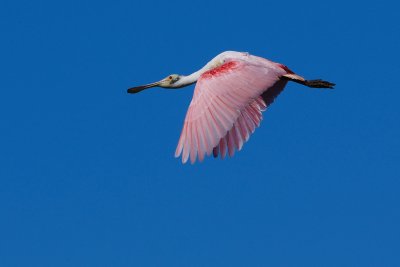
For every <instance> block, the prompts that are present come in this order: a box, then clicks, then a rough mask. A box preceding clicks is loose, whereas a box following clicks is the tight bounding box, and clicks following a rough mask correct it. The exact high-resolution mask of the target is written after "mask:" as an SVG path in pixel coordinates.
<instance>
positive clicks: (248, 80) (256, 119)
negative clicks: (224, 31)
mask: <svg viewBox="0 0 400 267" xmlns="http://www.w3.org/2000/svg"><path fill="white" fill-rule="evenodd" d="M288 81H294V82H297V83H300V84H303V85H306V86H309V87H317V88H332V86H333V85H334V84H332V83H329V82H325V81H321V80H305V79H304V78H303V77H301V76H299V75H297V74H295V73H293V72H292V71H291V70H289V69H288V68H287V67H286V66H285V65H282V64H279V63H275V62H272V61H269V60H267V59H264V58H261V57H257V56H253V55H250V54H248V53H242V52H234V51H227V52H223V53H221V54H219V55H218V56H216V57H215V58H213V59H212V60H211V61H210V62H208V63H207V64H206V65H205V66H204V67H203V68H201V69H200V70H198V71H196V72H194V73H192V74H191V75H189V76H180V75H176V74H174V75H170V76H168V77H167V78H165V79H163V80H161V81H159V82H156V83H152V84H149V85H144V86H138V87H134V88H130V89H128V92H129V93H137V92H140V91H141V90H143V89H146V88H150V87H154V86H160V87H166V88H181V87H184V86H187V85H190V84H193V83H195V82H197V84H196V87H195V90H194V94H193V98H192V101H191V103H190V105H189V109H188V111H187V114H186V118H185V122H184V125H183V129H182V133H181V136H180V139H179V142H178V146H177V149H176V152H175V156H176V157H179V156H180V155H182V162H183V163H185V162H186V161H187V160H188V159H189V158H190V160H191V162H192V163H194V162H195V161H196V158H198V159H199V160H200V161H202V160H203V159H204V156H205V155H211V154H213V155H214V157H217V156H218V154H220V155H221V157H222V158H224V157H225V156H226V154H227V153H228V154H229V156H233V154H234V151H235V150H238V151H239V150H241V149H242V146H243V144H244V143H245V142H246V141H247V140H248V139H249V137H250V135H251V134H252V133H253V132H254V130H255V128H257V127H258V126H259V125H260V122H261V120H262V112H263V111H265V110H266V108H267V107H268V106H269V105H270V104H271V103H272V102H273V101H274V99H275V97H276V96H278V94H279V93H280V92H281V91H282V90H283V88H284V87H285V85H286V83H287V82H288Z"/></svg>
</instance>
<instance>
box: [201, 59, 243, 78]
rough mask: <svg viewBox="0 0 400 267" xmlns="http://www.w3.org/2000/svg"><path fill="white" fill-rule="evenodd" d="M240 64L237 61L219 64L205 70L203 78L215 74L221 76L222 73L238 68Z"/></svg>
mask: <svg viewBox="0 0 400 267" xmlns="http://www.w3.org/2000/svg"><path fill="white" fill-rule="evenodd" d="M238 65H239V63H238V62H236V61H229V62H226V63H224V64H222V65H221V66H218V67H216V68H213V69H211V70H208V71H206V72H204V73H203V74H202V75H201V76H202V77H203V78H211V77H213V76H219V75H221V74H224V73H227V72H229V71H230V70H233V69H235V68H237V66H238Z"/></svg>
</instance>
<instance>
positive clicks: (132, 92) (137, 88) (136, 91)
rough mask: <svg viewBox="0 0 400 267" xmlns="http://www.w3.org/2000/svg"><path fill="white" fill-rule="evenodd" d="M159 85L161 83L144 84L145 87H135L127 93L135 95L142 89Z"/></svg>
mask: <svg viewBox="0 0 400 267" xmlns="http://www.w3.org/2000/svg"><path fill="white" fill-rule="evenodd" d="M160 83H161V81H159V82H155V83H149V84H145V85H140V86H136V87H132V88H129V89H128V93H130V94H136V93H139V92H141V91H143V90H144V89H147V88H152V87H156V86H159V85H160Z"/></svg>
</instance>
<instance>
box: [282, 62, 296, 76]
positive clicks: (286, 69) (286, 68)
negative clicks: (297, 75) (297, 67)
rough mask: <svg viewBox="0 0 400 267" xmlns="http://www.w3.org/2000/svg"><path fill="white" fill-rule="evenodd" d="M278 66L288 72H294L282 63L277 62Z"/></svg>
mask: <svg viewBox="0 0 400 267" xmlns="http://www.w3.org/2000/svg"><path fill="white" fill-rule="evenodd" d="M279 67H281V68H282V69H284V70H285V71H286V72H287V73H288V74H294V72H293V71H291V70H290V69H289V68H288V67H286V66H285V65H283V64H279Z"/></svg>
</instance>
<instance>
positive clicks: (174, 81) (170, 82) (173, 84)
mask: <svg viewBox="0 0 400 267" xmlns="http://www.w3.org/2000/svg"><path fill="white" fill-rule="evenodd" d="M182 77H183V76H181V75H178V74H171V75H168V76H167V77H165V78H164V79H162V80H161V81H158V82H155V83H149V84H145V85H140V86H136V87H132V88H129V89H128V93H131V94H136V93H139V92H140V91H142V90H144V89H147V88H152V87H157V86H158V87H163V88H179V87H182V86H184V85H183V84H181V83H179V82H178V81H179V80H180V79H181V78H182Z"/></svg>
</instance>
